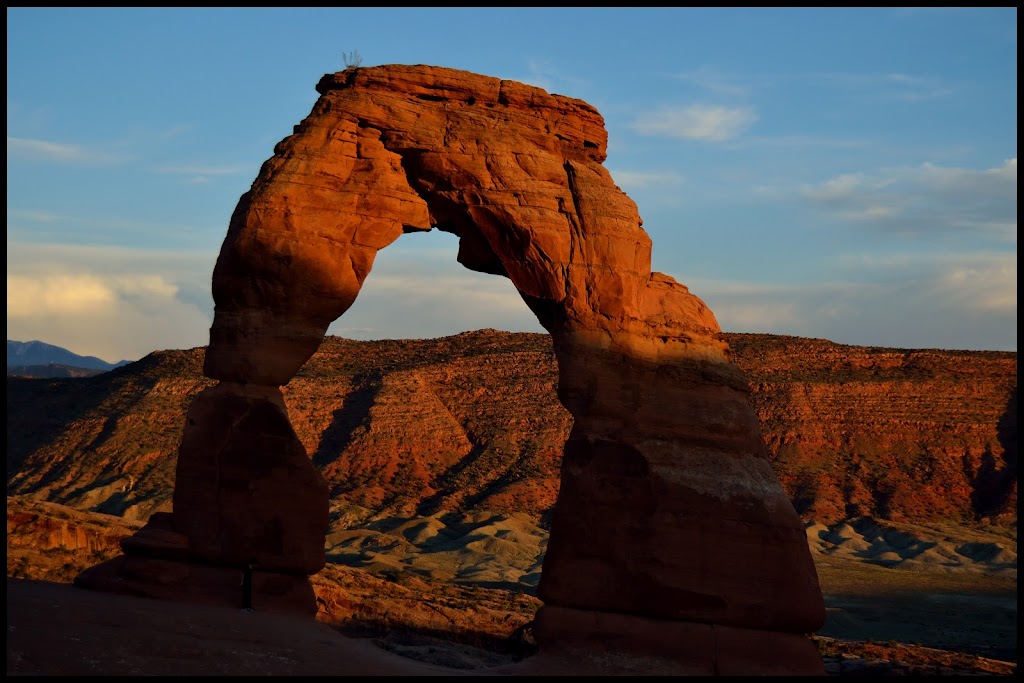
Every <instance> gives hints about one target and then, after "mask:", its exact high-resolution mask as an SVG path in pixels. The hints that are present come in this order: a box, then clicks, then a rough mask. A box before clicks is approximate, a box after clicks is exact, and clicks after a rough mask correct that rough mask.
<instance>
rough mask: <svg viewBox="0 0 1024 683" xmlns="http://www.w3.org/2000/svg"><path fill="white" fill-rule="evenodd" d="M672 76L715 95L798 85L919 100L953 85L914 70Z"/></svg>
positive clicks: (706, 71) (705, 71)
mask: <svg viewBox="0 0 1024 683" xmlns="http://www.w3.org/2000/svg"><path fill="white" fill-rule="evenodd" d="M670 77H671V78H673V79H676V80H679V81H683V82H686V83H689V84H691V85H694V86H696V87H698V88H700V89H702V90H706V91H707V92H709V93H712V94H714V95H716V96H726V97H729V96H731V97H748V96H751V95H752V94H753V93H754V92H755V91H757V90H766V89H771V88H779V87H786V86H787V85H789V84H792V83H798V84H800V86H801V87H803V88H807V87H812V88H824V89H834V90H844V91H857V92H860V93H867V94H869V95H873V96H879V97H883V98H885V99H889V100H902V101H905V102H922V101H925V100H932V99H938V98H943V97H949V96H951V95H953V94H955V92H956V89H955V88H954V87H953V86H952V85H950V84H948V83H945V82H943V81H941V80H939V79H936V78H932V77H928V76H918V75H914V74H907V73H899V72H885V73H854V72H829V71H808V72H795V73H745V74H737V73H729V72H726V71H722V70H719V69H717V68H715V67H713V66H702V67H700V68H698V69H693V70H689V71H682V72H677V73H674V74H671V76H670Z"/></svg>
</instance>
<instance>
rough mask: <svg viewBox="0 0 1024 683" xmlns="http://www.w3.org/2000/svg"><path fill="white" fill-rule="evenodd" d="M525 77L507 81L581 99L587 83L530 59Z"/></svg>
mask: <svg viewBox="0 0 1024 683" xmlns="http://www.w3.org/2000/svg"><path fill="white" fill-rule="evenodd" d="M526 68H527V73H526V75H519V76H509V77H507V80H512V81H517V82H519V83H526V84H527V85H534V86H537V87H538V88H543V89H544V90H546V91H548V92H549V93H552V94H560V95H567V96H569V97H583V94H584V91H585V90H586V88H587V85H588V83H587V81H586V80H584V79H582V78H578V77H576V76H573V75H571V74H567V73H565V72H564V71H562V70H561V69H558V68H557V67H555V66H554V65H553V64H552V63H551V62H550V61H548V60H544V59H530V60H529V61H528V62H527V67H526Z"/></svg>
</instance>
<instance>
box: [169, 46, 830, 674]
mask: <svg viewBox="0 0 1024 683" xmlns="http://www.w3.org/2000/svg"><path fill="white" fill-rule="evenodd" d="M317 90H318V91H319V92H320V94H321V97H320V99H319V100H318V101H317V103H316V105H315V106H314V108H313V111H312V113H311V114H310V116H309V117H307V118H306V119H305V120H304V121H303V122H302V123H301V124H299V125H298V126H297V127H296V128H295V132H294V134H293V135H291V136H289V137H288V138H286V139H285V140H283V141H282V142H280V143H279V144H278V145H277V147H276V148H275V150H274V152H275V154H274V157H273V158H271V159H270V160H268V161H267V162H266V163H265V164H264V166H263V168H262V169H261V171H260V174H259V176H258V177H257V179H256V180H255V182H254V183H253V186H252V189H251V190H250V191H249V192H248V193H246V194H245V195H244V196H243V197H242V198H241V200H240V201H239V203H238V206H237V208H236V210H235V212H234V214H233V215H232V218H231V222H230V225H229V229H228V234H227V237H226V238H225V241H224V244H223V246H222V249H221V252H220V256H219V258H218V261H217V265H216V268H215V270H214V274H213V295H214V300H215V302H216V312H215V318H214V322H213V326H212V328H211V330H210V345H209V347H208V349H207V355H206V361H205V373H206V375H207V376H209V377H211V378H214V379H217V380H220V381H221V384H220V385H219V386H218V387H217V388H216V389H212V390H209V391H208V392H207V393H205V394H203V395H201V396H200V399H198V400H197V401H195V402H194V403H193V404H192V407H191V409H190V411H189V416H188V422H187V426H186V431H185V437H184V439H183V441H182V449H181V453H180V456H179V460H178V475H177V482H176V488H175V517H174V529H175V531H177V532H179V533H181V534H183V535H184V536H185V537H187V538H188V540H189V548H190V552H191V553H192V555H193V556H194V557H197V558H200V559H203V560H205V561H207V562H210V563H213V564H225V565H230V564H232V563H237V562H239V561H240V560H242V558H243V557H244V556H245V554H250V555H251V556H252V557H253V558H256V559H258V560H259V562H260V563H261V565H269V566H272V567H273V568H275V569H279V570H281V571H284V572H302V571H305V572H307V573H312V572H315V571H317V570H318V569H319V568H320V567H321V566H322V564H323V560H322V552H323V548H322V546H323V544H322V537H321V538H320V539H319V542H318V539H317V533H316V531H317V529H325V528H326V507H327V506H326V503H327V492H326V487H325V486H323V485H322V482H320V481H317V478H318V477H319V474H318V473H317V472H316V471H315V469H314V467H313V465H312V464H311V463H308V462H307V463H306V467H305V468H303V467H302V463H301V462H300V461H301V456H300V452H299V451H300V449H301V446H299V444H298V441H297V439H296V438H295V436H294V434H293V433H291V431H290V427H289V425H288V420H287V417H286V414H285V412H284V409H283V403H282V402H281V401H280V396H279V394H276V393H274V392H276V391H277V387H278V386H280V385H284V384H287V383H288V382H289V381H290V380H291V379H292V378H293V377H294V376H295V375H296V373H297V372H298V371H299V369H300V368H301V367H302V365H303V364H304V363H305V362H306V361H307V360H308V359H309V358H310V357H311V356H312V355H313V353H314V352H315V351H316V349H317V348H318V346H319V345H320V343H321V341H322V339H323V336H324V334H325V332H326V330H327V327H328V325H329V324H330V323H331V322H333V321H334V320H335V319H336V318H338V317H339V316H340V315H341V314H343V313H344V312H345V311H346V310H347V309H348V307H349V306H350V305H351V304H352V303H353V301H354V300H355V298H356V296H357V295H358V293H359V289H360V287H361V286H362V283H363V281H364V280H365V278H366V277H367V275H368V274H369V272H370V269H371V267H372V265H373V261H374V258H375V255H376V252H377V251H378V250H380V249H382V248H384V247H386V246H387V245H389V244H391V243H392V242H393V241H394V240H396V239H397V238H398V237H400V236H401V235H402V234H403V232H408V231H413V230H429V229H432V228H435V227H436V228H438V229H441V230H444V231H447V232H451V233H454V234H456V235H458V236H459V237H460V248H459V261H460V262H461V263H462V264H463V265H465V266H466V267H468V268H471V269H474V270H478V271H481V272H485V273H493V274H496V275H503V276H506V277H508V278H509V279H510V280H511V281H512V282H513V284H514V285H515V286H516V288H517V289H518V290H519V292H520V293H521V295H522V297H523V300H524V301H525V302H526V304H527V305H528V306H529V307H530V309H531V310H532V311H533V312H534V313H535V314H536V315H537V317H538V319H539V320H540V322H541V324H542V325H543V326H544V327H545V329H547V330H548V331H549V332H550V333H551V336H552V339H553V341H554V349H555V354H556V357H557V360H558V368H559V384H558V396H559V399H560V401H561V402H562V404H563V405H564V406H565V407H566V408H567V409H568V411H569V412H570V413H571V414H572V417H573V427H572V431H571V432H570V434H569V437H568V441H567V442H566V444H565V450H564V457H563V463H562V479H561V487H560V491H559V496H558V505H557V506H556V508H555V514H554V519H553V523H552V529H551V540H550V544H549V548H548V552H547V555H546V557H545V561H544V570H543V574H542V578H541V584H540V597H541V598H542V599H543V600H544V602H545V603H546V605H547V606H548V607H549V608H551V609H553V610H554V611H550V610H549V613H548V615H547V616H546V617H545V619H544V623H545V624H549V625H550V624H552V623H555V624H557V623H558V622H559V621H560V620H563V619H564V618H565V617H564V615H565V614H574V613H575V611H580V610H583V611H585V612H603V613H610V614H621V615H632V616H633V617H636V618H638V619H644V620H664V619H669V620H678V621H683V622H698V623H701V624H714V625H716V626H719V627H730V628H733V629H738V630H737V631H735V632H736V633H746V634H747V635H744V636H742V637H740V636H736V637H735V638H734V639H735V640H736V641H737V642H736V643H732V644H730V645H729V647H728V648H726V649H728V650H729V651H730V652H731V651H732V650H733V649H734V648H735V647H740V648H741V649H742V645H738V643H740V641H743V640H744V638H745V639H747V640H749V641H750V642H751V643H753V642H755V641H756V640H757V637H756V632H755V631H750V629H758V630H762V631H778V632H783V633H786V634H793V637H794V638H796V639H797V640H798V641H799V639H800V638H803V636H802V635H800V634H805V633H809V632H813V631H814V630H816V629H817V628H819V627H820V626H821V624H822V623H823V620H824V605H823V601H822V597H821V591H820V588H819V585H818V580H817V575H816V573H815V569H814V565H813V563H812V561H811V558H810V553H809V551H808V548H807V543H806V538H805V536H804V533H803V529H802V525H801V523H800V519H799V517H798V516H797V514H796V512H795V510H794V508H793V506H792V505H791V504H790V501H789V500H788V499H787V498H786V495H785V493H784V491H783V489H782V487H781V486H780V484H779V482H778V480H777V479H776V477H775V475H774V473H773V472H772V469H771V466H770V463H769V460H768V451H767V449H766V447H765V445H764V441H763V439H762V436H761V431H760V425H759V423H758V418H757V414H756V413H755V412H754V410H753V409H752V407H751V403H750V401H749V391H748V387H747V384H746V381H745V380H744V377H743V375H742V374H741V373H740V371H739V369H738V368H737V367H736V366H735V365H734V364H733V363H732V362H731V361H730V359H729V355H728V345H727V343H726V341H725V340H724V338H723V337H722V335H721V333H720V330H719V328H718V325H717V323H716V321H715V318H714V316H713V315H712V313H711V311H709V310H708V309H707V307H706V306H705V305H704V304H703V302H701V301H700V300H699V299H698V298H696V297H695V296H693V295H691V294H690V292H689V291H688V290H687V288H686V287H685V286H683V285H681V284H679V283H677V282H675V281H674V280H673V279H672V278H671V277H668V276H667V275H663V274H661V273H653V272H651V240H650V238H649V237H648V236H647V234H646V233H645V232H644V230H643V229H642V227H641V221H640V217H639V214H638V212H637V208H636V205H635V204H634V203H633V202H632V201H631V200H630V199H629V198H628V197H627V196H626V195H625V194H624V193H623V192H622V191H621V190H620V189H619V188H618V187H617V186H616V185H615V183H614V182H613V180H612V178H611V176H610V175H609V173H608V172H607V170H605V169H604V167H603V166H602V165H601V164H602V162H603V161H604V160H605V156H606V145H607V135H606V133H605V130H604V122H603V120H602V118H601V116H600V115H599V114H598V112H597V111H596V110H595V109H594V108H593V107H591V106H589V105H587V104H586V103H584V102H581V101H579V100H574V99H569V98H566V97H561V96H553V95H549V94H548V93H546V92H544V91H543V90H540V89H539V88H535V87H531V86H526V85H522V84H519V83H514V82H510V81H501V80H498V79H495V78H488V77H484V76H478V75H475V74H470V73H466V72H462V71H454V70H450V69H440V68H433V67H425V66H387V67H375V68H365V69H349V70H346V71H344V72H341V73H338V74H333V75H328V76H325V77H324V78H323V79H322V80H321V81H320V83H319V84H318V86H317ZM210 392H216V393H210ZM254 394H255V395H254ZM243 404H244V405H243ZM275 406H276V407H278V408H280V412H277V411H275V410H274V407H275ZM228 415H231V416H232V417H233V418H234V420H235V422H234V423H233V424H232V426H231V427H230V428H225V427H223V426H221V425H220V424H218V422H219V420H221V419H223V418H224V417H227V416H228ZM452 453H453V457H458V453H459V446H458V445H457V444H456V445H454V450H453V451H452ZM211 458H212V459H213V460H214V464H212V465H211V464H210V462H209V461H210V459H211ZM225 472H226V476H225V478H223V479H213V478H212V476H213V475H214V474H218V475H219V473H225ZM284 473H287V474H286V475H285V474H284ZM246 475H248V476H246ZM282 475H284V479H283V482H284V483H283V490H282V491H281V492H280V496H279V498H278V499H277V500H275V499H274V493H276V492H274V491H273V484H272V482H274V481H276V478H277V477H279V476H282ZM297 503H301V506H300V505H297ZM318 507H322V509H323V513H324V514H323V515H320V514H319V513H317V512H316V511H315V510H316V508H318ZM555 608H558V609H555ZM565 610H570V611H568V612H566V611H565ZM570 621H571V623H572V624H573V625H575V624H577V623H578V621H577V620H575V619H571V620H570ZM651 623H652V625H653V624H654V623H655V622H653V621H652V622H651ZM645 629H646V627H641V630H645ZM647 630H651V631H652V632H653V631H654V630H656V629H654V628H653V626H652V628H651V629H647ZM560 632H561V630H560V628H559V627H557V625H556V626H554V627H551V628H547V629H546V630H545V633H555V634H557V633H560ZM733 632H734V631H714V633H718V634H724V633H733ZM750 634H754V635H750ZM721 638H725V636H724V635H723V636H721ZM555 639H556V640H557V639H558V636H556V637H555ZM803 642H804V643H805V644H807V643H806V639H804V641H803ZM722 643H723V647H725V645H724V643H725V640H722ZM807 647H810V646H809V644H807ZM753 651H754V650H751V652H753ZM811 651H813V648H811ZM775 652H776V653H779V654H778V657H779V659H780V661H782V662H783V663H787V662H789V663H792V667H793V671H797V672H799V671H802V670H803V671H806V672H808V673H814V672H815V671H811V670H807V669H806V667H807V666H808V664H807V662H806V661H804V660H802V659H799V660H798V659H795V658H793V657H790V656H788V655H786V654H782V653H783V652H784V649H776V650H775ZM766 655H767V653H764V654H759V655H758V656H756V657H755V658H754V660H761V659H764V657H765V656H766ZM684 658H685V657H684ZM748 664H750V665H751V666H752V668H750V669H745V670H748V671H751V672H756V671H757V666H756V661H752V662H748ZM785 665H786V666H788V664H785ZM817 667H818V668H820V661H818V662H817Z"/></svg>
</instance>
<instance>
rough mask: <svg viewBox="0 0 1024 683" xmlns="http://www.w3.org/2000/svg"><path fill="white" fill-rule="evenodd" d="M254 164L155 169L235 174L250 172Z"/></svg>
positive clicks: (199, 165) (156, 170)
mask: <svg viewBox="0 0 1024 683" xmlns="http://www.w3.org/2000/svg"><path fill="white" fill-rule="evenodd" d="M252 170H253V169H252V166H251V165H249V164H234V165H230V166H205V165H202V164H196V165H185V166H160V167H158V168H156V169H154V171H155V172H157V173H177V174H181V175H235V174H237V173H249V172H251V171H252Z"/></svg>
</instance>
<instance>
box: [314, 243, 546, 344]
mask: <svg viewBox="0 0 1024 683" xmlns="http://www.w3.org/2000/svg"><path fill="white" fill-rule="evenodd" d="M457 249H458V240H457V238H456V237H454V236H452V235H448V234H446V233H440V232H438V231H431V233H428V234H425V235H409V236H405V237H403V238H401V239H400V240H399V242H397V243H396V244H395V245H393V246H390V247H388V248H387V249H384V250H382V251H381V252H379V253H378V255H377V259H376V261H375V262H374V266H373V271H372V272H371V273H370V275H369V277H367V279H366V282H365V283H364V285H363V289H362V291H360V293H359V297H358V298H357V299H356V301H355V303H354V304H353V306H352V308H350V309H349V310H348V311H347V312H346V313H345V314H344V315H343V316H342V317H341V318H339V319H338V320H336V321H335V322H334V324H332V325H331V327H330V329H329V330H328V332H329V333H330V334H337V335H341V336H348V337H352V338H356V339H360V338H376V339H380V338H396V339H402V338H428V337H441V336H447V335H450V334H457V333H459V332H465V331H468V330H477V329H481V328H485V327H490V328H494V329H500V330H508V331H529V332H543V331H544V329H543V328H542V327H541V326H540V323H538V322H537V319H536V317H535V316H534V315H533V313H532V312H531V311H530V309H529V308H527V306H526V303H525V302H524V301H523V300H522V297H520V296H519V292H517V291H516V288H515V286H514V285H513V284H512V282H511V281H510V280H509V279H508V278H504V277H500V276H495V275H485V274H483V273H476V272H474V271H471V270H468V269H466V268H463V267H462V266H460V265H458V263H457V261H456V253H457Z"/></svg>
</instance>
